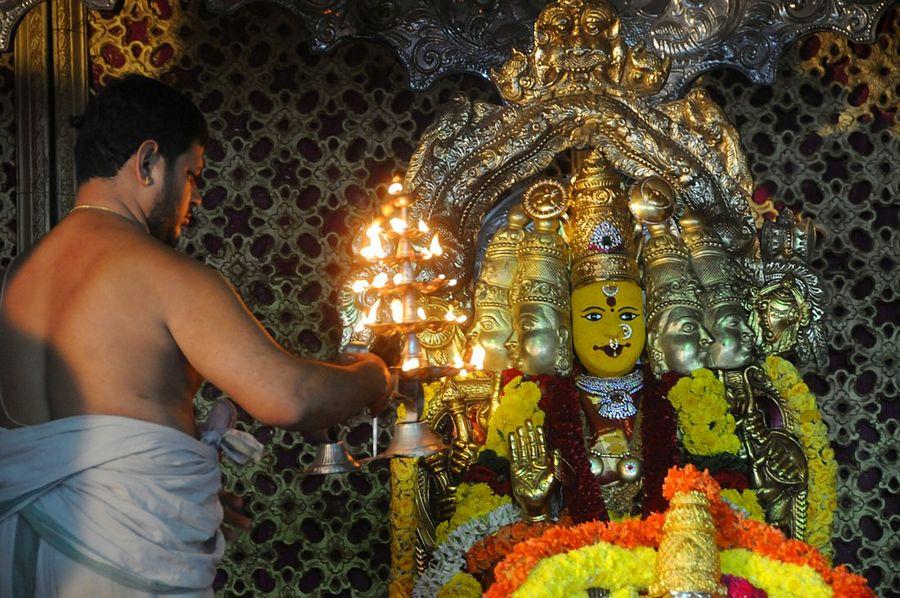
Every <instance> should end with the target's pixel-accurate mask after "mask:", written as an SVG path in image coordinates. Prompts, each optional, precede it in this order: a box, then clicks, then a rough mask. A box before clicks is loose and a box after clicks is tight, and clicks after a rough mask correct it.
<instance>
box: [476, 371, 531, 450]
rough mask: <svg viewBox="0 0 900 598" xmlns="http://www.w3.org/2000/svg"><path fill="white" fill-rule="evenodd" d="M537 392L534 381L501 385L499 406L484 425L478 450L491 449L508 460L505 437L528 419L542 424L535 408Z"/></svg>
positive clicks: (515, 379)
mask: <svg viewBox="0 0 900 598" xmlns="http://www.w3.org/2000/svg"><path fill="white" fill-rule="evenodd" d="M540 398H541V389H540V388H538V385H537V384H535V383H534V382H530V381H527V380H523V377H522V376H521V375H520V376H516V377H515V378H513V379H512V380H510V381H509V382H508V383H507V384H506V385H504V387H503V390H502V391H501V393H500V404H499V405H498V406H497V408H496V409H495V410H494V412H493V413H492V414H491V419H490V421H489V422H488V429H487V439H486V440H485V443H484V446H483V447H482V449H481V450H492V451H494V452H495V453H496V454H497V456H499V457H504V458H508V457H509V447H508V445H507V441H506V438H507V436H509V435H510V434H512V433H514V432H515V431H516V428H518V427H519V426H524V425H525V420H527V419H530V420H531V421H532V422H533V423H534V425H536V426H540V425H543V424H544V412H543V411H541V410H540V409H539V408H538V401H539V400H540Z"/></svg>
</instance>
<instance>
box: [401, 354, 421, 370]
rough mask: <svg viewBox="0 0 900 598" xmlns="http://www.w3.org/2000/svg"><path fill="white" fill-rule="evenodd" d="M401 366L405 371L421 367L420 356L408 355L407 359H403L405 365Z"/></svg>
mask: <svg viewBox="0 0 900 598" xmlns="http://www.w3.org/2000/svg"><path fill="white" fill-rule="evenodd" d="M400 367H401V369H402V370H403V371H404V372H408V371H410V370H414V369H416V368H418V367H419V358H418V357H407V358H406V359H404V360H403V365H402V366H400Z"/></svg>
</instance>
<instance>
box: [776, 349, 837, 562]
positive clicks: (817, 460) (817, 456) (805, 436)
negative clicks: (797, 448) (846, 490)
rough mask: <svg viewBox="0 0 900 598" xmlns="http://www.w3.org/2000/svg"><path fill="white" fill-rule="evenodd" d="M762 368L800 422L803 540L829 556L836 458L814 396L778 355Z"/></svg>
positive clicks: (788, 363)
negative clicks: (804, 474) (805, 475)
mask: <svg viewBox="0 0 900 598" xmlns="http://www.w3.org/2000/svg"><path fill="white" fill-rule="evenodd" d="M764 369H765V372H766V375H767V376H768V377H769V379H771V380H772V383H773V384H774V385H775V388H776V389H777V390H778V394H780V395H781V397H782V398H783V399H784V401H785V403H786V408H787V410H788V411H790V414H791V416H792V419H794V420H795V421H797V422H798V424H799V426H800V434H799V440H800V444H801V445H802V446H803V452H804V453H805V454H806V461H807V467H808V471H809V493H808V501H809V508H808V510H807V512H806V521H807V523H806V541H807V542H808V543H810V544H812V545H813V546H815V547H816V548H818V549H819V550H820V551H822V552H823V553H824V554H826V555H828V556H831V554H832V547H831V526H832V523H833V521H834V512H835V511H836V510H837V461H836V460H835V458H834V450H832V448H831V444H830V443H829V441H828V429H827V428H826V427H825V423H824V422H823V421H822V414H821V413H820V412H819V409H818V407H817V406H816V397H815V395H814V394H813V393H812V392H811V391H810V390H809V387H808V386H807V385H806V383H805V382H803V379H802V378H801V377H800V373H799V372H798V371H797V368H795V367H794V366H793V365H792V364H791V363H790V362H789V361H787V360H786V359H782V358H781V357H776V356H774V355H773V356H770V357H768V358H766V363H765V367H764Z"/></svg>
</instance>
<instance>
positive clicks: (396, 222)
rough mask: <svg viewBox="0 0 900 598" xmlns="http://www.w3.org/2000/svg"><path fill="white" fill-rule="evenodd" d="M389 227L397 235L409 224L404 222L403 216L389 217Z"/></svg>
mask: <svg viewBox="0 0 900 598" xmlns="http://www.w3.org/2000/svg"><path fill="white" fill-rule="evenodd" d="M390 225H391V228H392V229H394V232H395V233H397V234H398V235H399V234H400V233H402V232H403V231H405V230H406V229H407V228H409V225H408V224H407V223H406V220H404V219H403V218H391V219H390Z"/></svg>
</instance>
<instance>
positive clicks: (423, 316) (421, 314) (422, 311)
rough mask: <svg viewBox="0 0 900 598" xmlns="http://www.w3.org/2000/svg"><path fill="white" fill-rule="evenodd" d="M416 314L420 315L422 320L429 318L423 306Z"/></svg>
mask: <svg viewBox="0 0 900 598" xmlns="http://www.w3.org/2000/svg"><path fill="white" fill-rule="evenodd" d="M416 315H417V316H419V319H420V320H427V319H428V316H426V315H425V310H424V309H422V308H421V307H420V308H419V309H417V310H416Z"/></svg>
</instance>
